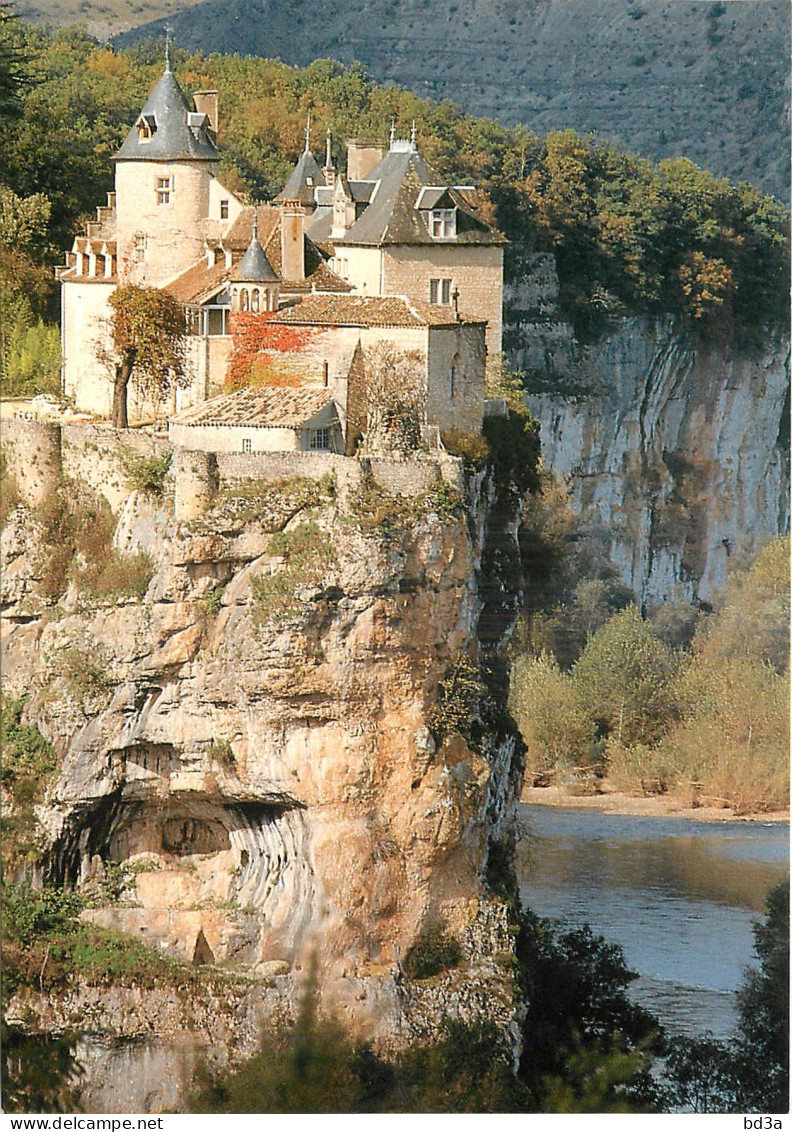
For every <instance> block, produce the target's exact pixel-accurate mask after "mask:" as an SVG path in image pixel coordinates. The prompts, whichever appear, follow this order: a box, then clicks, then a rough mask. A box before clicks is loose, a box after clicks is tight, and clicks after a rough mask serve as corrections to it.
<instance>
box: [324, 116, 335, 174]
mask: <svg viewBox="0 0 792 1132" xmlns="http://www.w3.org/2000/svg"><path fill="white" fill-rule="evenodd" d="M332 168H333V135H332V133H331V132H330V128H329V126H328V129H327V135H326V137H325V169H332Z"/></svg>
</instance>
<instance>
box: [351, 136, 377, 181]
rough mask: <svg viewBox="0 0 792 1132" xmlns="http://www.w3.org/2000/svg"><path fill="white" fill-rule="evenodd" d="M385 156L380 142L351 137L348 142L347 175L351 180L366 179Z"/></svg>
mask: <svg viewBox="0 0 792 1132" xmlns="http://www.w3.org/2000/svg"><path fill="white" fill-rule="evenodd" d="M382 157H383V147H382V146H381V145H380V143H379V142H376V141H369V140H368V139H366V138H350V139H349V141H348V142H347V177H348V178H349V180H350V181H365V179H366V177H367V176H368V175H369V173H370V172H371V170H372V169H373V168H374V166H375V165H379V163H380V161H382Z"/></svg>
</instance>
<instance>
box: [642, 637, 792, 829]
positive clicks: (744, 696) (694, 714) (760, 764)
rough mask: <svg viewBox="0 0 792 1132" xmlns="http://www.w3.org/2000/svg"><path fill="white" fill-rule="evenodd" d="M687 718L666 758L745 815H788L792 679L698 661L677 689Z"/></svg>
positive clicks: (748, 664)
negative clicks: (777, 810)
mask: <svg viewBox="0 0 792 1132" xmlns="http://www.w3.org/2000/svg"><path fill="white" fill-rule="evenodd" d="M675 691H676V695H677V697H678V702H679V704H680V711H681V714H682V719H681V720H680V721H679V722H678V723H677V724H676V725H675V726H674V727H672V729H671V730H670V732H669V733H668V735H666V737H665V738H664V739H663V741H662V743H661V749H660V757H661V758H662V759H663V760H664V761H665V762H666V763H667V765H669V766H670V767H671V768H672V771H673V775H674V778H675V780H676V781H677V782H680V783H683V782H693V783H696V784H698V785H699V787H700V788H701V789H702V791H703V792H704V793H705V794H706V795H709V796H711V797H712V798H714V799H717V800H719V801H720V802H722V803H723V804H728V805H730V806H732V807H733V808H735V809H736V810H737V811H738V812H751V811H754V810H762V809H772V808H783V807H785V806H786V805H787V804H788V798H789V793H788V789H789V677H788V675H786V674H779V673H777V672H776V671H775V670H774V669H773V668H772V667H771V666H770V665H768V664H762V663H761V661H758V660H753V659H750V658H746V657H735V658H731V659H727V660H720V659H718V661H717V662H713V661H711V660H710V659H709V658H708V657H707V656H701V657H694V658H693V660H692V661H691V663H690V664H689V666H687V667H686V668H685V670H684V671H683V672H682V673H681V674H680V676H679V678H678V680H677V682H676V685H675Z"/></svg>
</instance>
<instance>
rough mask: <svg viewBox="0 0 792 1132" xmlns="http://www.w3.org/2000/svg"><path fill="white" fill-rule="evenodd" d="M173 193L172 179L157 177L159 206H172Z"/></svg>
mask: <svg viewBox="0 0 792 1132" xmlns="http://www.w3.org/2000/svg"><path fill="white" fill-rule="evenodd" d="M172 192H173V178H172V177H157V204H170V199H171V193H172Z"/></svg>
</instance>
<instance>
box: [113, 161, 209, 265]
mask: <svg viewBox="0 0 792 1132" xmlns="http://www.w3.org/2000/svg"><path fill="white" fill-rule="evenodd" d="M216 172H217V167H216V166H213V165H212V163H211V162H208V161H197V162H187V161H184V162H179V163H178V164H174V163H172V162H157V161H119V162H118V163H117V165H116V178H115V188H116V202H117V207H116V214H117V217H118V229H117V240H118V270H119V276H121V277H122V278H123V280H124V282H127V283H136V284H145V285H146V286H149V287H160V286H162V284H163V283H165V282H166V281H167V280H169V279H173V277H174V276H175V275H178V273H179V272H180V271H184V270H186V268H188V267H190V266H191V265H192V264H194V263H196V262H197V261H198V260H199V259H200V258H201V256H202V255H203V254H204V243H203V235H202V231H201V221H203V220H204V219H206V218H207V217H208V216H209V187H210V185H211V183H212V175H213V174H216ZM166 177H170V178H171V190H170V200H169V201H168V203H167V204H158V203H157V179H158V178H163V179H164V178H166ZM138 240H139V241H140V244H139V246H140V247H141V248H142V259H140V260H137V258H136V250H135V249H136V241H138ZM143 240H145V247H144V248H143ZM138 254H139V253H138Z"/></svg>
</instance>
